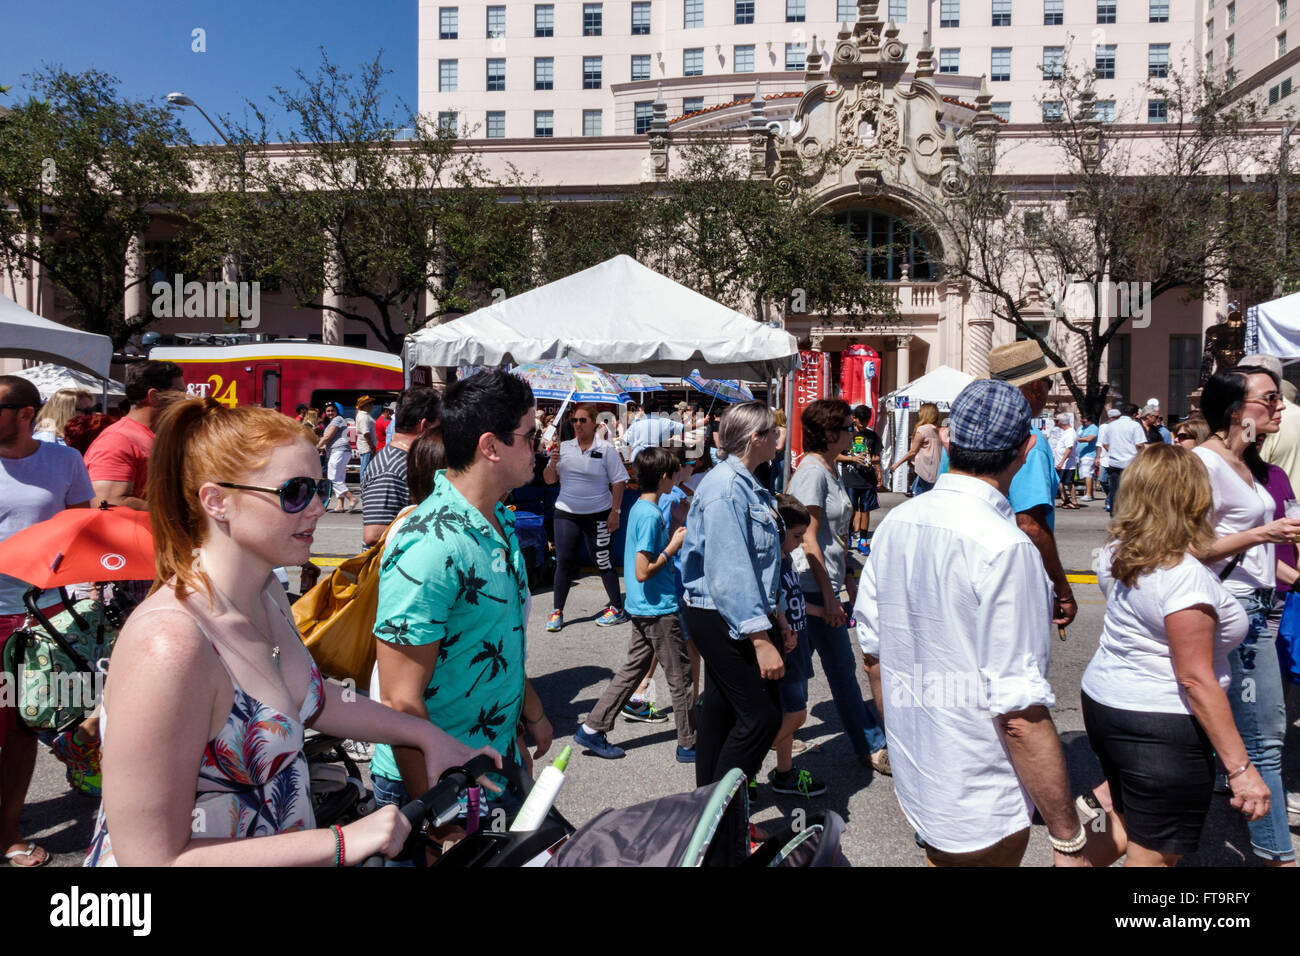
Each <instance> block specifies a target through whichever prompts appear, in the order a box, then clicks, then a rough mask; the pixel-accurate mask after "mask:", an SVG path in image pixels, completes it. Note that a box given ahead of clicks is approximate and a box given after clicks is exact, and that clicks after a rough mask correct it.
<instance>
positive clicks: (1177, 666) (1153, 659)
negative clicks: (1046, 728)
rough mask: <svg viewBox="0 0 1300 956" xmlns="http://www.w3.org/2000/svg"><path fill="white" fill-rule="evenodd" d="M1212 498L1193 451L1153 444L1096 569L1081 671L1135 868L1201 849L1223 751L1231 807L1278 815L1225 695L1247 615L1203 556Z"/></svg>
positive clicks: (1121, 502) (1129, 479) (1168, 862)
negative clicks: (1100, 608) (1087, 654)
mask: <svg viewBox="0 0 1300 956" xmlns="http://www.w3.org/2000/svg"><path fill="white" fill-rule="evenodd" d="M1213 503H1214V495H1213V491H1212V489H1211V486H1210V480H1209V475H1208V474H1207V472H1206V470H1205V467H1204V466H1203V465H1202V463H1201V462H1200V461H1199V460H1198V459H1197V458H1196V457H1195V456H1194V455H1193V454H1192V453H1191V452H1190V451H1188V450H1186V449H1184V448H1180V447H1177V446H1174V445H1164V444H1161V445H1158V446H1153V447H1151V448H1148V449H1146V450H1145V451H1143V452H1142V454H1140V455H1139V456H1138V457H1137V459H1136V460H1135V461H1134V462H1133V464H1132V465H1130V466H1129V467H1128V469H1127V470H1126V471H1125V472H1124V483H1123V484H1122V485H1121V486H1120V490H1119V495H1118V499H1117V503H1116V511H1117V515H1116V518H1115V520H1114V521H1112V522H1111V525H1110V530H1111V533H1112V535H1113V536H1114V537H1113V540H1112V541H1111V543H1110V544H1109V545H1108V546H1107V547H1106V549H1105V550H1104V551H1103V552H1102V554H1101V557H1100V559H1099V562H1098V568H1097V580H1098V583H1099V584H1100V585H1101V588H1102V591H1103V592H1104V593H1105V595H1106V617H1105V621H1104V623H1103V625H1102V633H1101V641H1100V644H1099V646H1098V648H1097V652H1096V654H1094V655H1093V658H1092V661H1091V663H1089V665H1088V669H1087V670H1086V671H1085V672H1084V675H1083V682H1082V698H1083V718H1084V725H1085V726H1086V727H1087V730H1088V739H1089V742H1090V743H1091V745H1092V749H1093V751H1094V752H1096V754H1097V756H1098V758H1099V759H1100V761H1101V765H1102V770H1103V771H1104V773H1105V775H1106V780H1107V783H1108V784H1109V785H1110V793H1111V799H1112V801H1113V803H1114V808H1115V812H1116V813H1117V814H1118V815H1119V817H1120V819H1121V821H1122V824H1123V827H1124V830H1125V831H1126V833H1127V852H1128V856H1127V859H1126V865H1128V866H1173V865H1174V864H1175V863H1177V862H1178V860H1179V859H1180V858H1181V857H1182V856H1183V855H1185V854H1187V853H1190V852H1192V851H1194V850H1195V849H1196V848H1197V846H1198V845H1199V843H1200V839H1201V830H1202V828H1203V827H1204V824H1205V817H1206V814H1207V812H1208V811H1209V806H1210V797H1211V793H1212V791H1213V786H1214V774H1215V763H1214V757H1215V754H1216V752H1217V754H1218V755H1219V757H1220V759H1222V761H1223V763H1224V764H1225V765H1226V766H1227V767H1228V768H1229V772H1228V785H1229V787H1230V788H1231V789H1232V805H1233V806H1234V807H1235V808H1237V809H1238V810H1240V811H1241V812H1242V813H1243V814H1244V815H1245V816H1246V818H1247V819H1248V820H1251V821H1255V820H1259V819H1260V818H1262V817H1264V816H1265V815H1266V814H1267V813H1268V810H1269V806H1270V794H1269V788H1268V786H1267V784H1265V783H1264V780H1263V778H1262V777H1261V776H1260V773H1259V770H1258V769H1257V768H1256V767H1255V766H1254V765H1253V764H1252V763H1251V760H1250V758H1249V757H1248V756H1247V752H1246V745H1245V744H1244V743H1243V742H1242V739H1241V735H1240V734H1239V733H1238V732H1237V727H1236V725H1235V723H1234V722H1233V715H1232V709H1231V707H1230V705H1229V703H1228V697H1227V694H1226V693H1225V691H1226V689H1227V687H1228V686H1229V683H1230V680H1231V676H1230V668H1229V664H1228V655H1229V653H1230V652H1232V650H1233V649H1234V648H1236V647H1237V645H1239V644H1240V643H1241V642H1242V640H1243V639H1244V638H1245V637H1246V632H1247V624H1246V614H1245V611H1244V610H1243V609H1242V608H1241V606H1240V605H1239V604H1238V602H1237V601H1236V600H1235V599H1234V598H1233V597H1232V595H1231V594H1229V593H1228V591H1227V590H1226V589H1225V588H1224V587H1223V585H1222V584H1221V583H1220V582H1219V580H1218V578H1216V577H1215V575H1214V573H1213V572H1212V571H1210V569H1209V568H1207V567H1206V566H1205V565H1204V564H1202V563H1201V562H1200V561H1198V560H1197V559H1196V557H1195V554H1194V553H1193V552H1195V551H1203V550H1204V549H1206V548H1208V547H1209V546H1210V544H1211V543H1212V542H1213V540H1214V532H1213V530H1212V528H1211V525H1210V512H1211V508H1212V506H1213ZM1123 848H1124V846H1123V840H1122V839H1121V840H1119V841H1118V842H1117V846H1116V849H1117V850H1122V849H1123Z"/></svg>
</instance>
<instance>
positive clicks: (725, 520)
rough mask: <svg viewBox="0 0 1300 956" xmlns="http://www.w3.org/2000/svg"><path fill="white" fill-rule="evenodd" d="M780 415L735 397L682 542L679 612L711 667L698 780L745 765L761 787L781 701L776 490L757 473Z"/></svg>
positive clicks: (767, 454) (769, 449) (701, 719)
mask: <svg viewBox="0 0 1300 956" xmlns="http://www.w3.org/2000/svg"><path fill="white" fill-rule="evenodd" d="M775 448H776V422H775V420H774V418H773V415H772V410H771V409H769V408H768V407H767V406H766V405H765V404H763V403H762V402H744V403H742V404H739V405H732V406H731V407H730V408H728V409H727V410H726V412H724V413H723V416H722V421H721V423H720V425H719V427H718V464H717V465H716V466H715V467H714V468H713V469H711V470H710V471H709V473H708V474H707V475H706V476H705V478H704V480H703V481H702V482H700V487H699V489H698V490H697V491H696V492H695V497H694V499H692V503H691V509H690V511H689V512H688V513H687V516H686V541H685V543H684V544H683V546H682V550H681V567H682V591H683V601H684V603H685V607H684V608H683V609H682V617H683V618H684V619H685V621H686V629H687V631H689V633H690V635H691V640H693V641H694V642H695V647H696V649H697V650H698V651H699V652H700V657H701V659H703V661H704V663H705V665H706V667H705V672H704V696H703V697H701V698H700V704H699V707H700V715H699V722H698V730H697V736H696V745H695V782H696V785H697V786H705V785H707V784H710V783H714V782H716V781H718V780H721V779H722V777H723V776H725V775H726V773H727V771H728V770H730V769H731V768H732V767H739V768H740V769H741V770H743V771H744V773H745V776H746V777H747V778H748V779H749V781H750V786H751V787H757V782H756V777H757V774H758V771H759V769H760V768H761V767H762V766H763V758H764V757H765V756H766V755H767V750H768V747H770V746H771V744H772V741H773V739H774V738H775V737H776V733H777V731H778V730H780V728H781V707H780V705H779V704H778V702H777V690H776V681H777V680H779V679H780V677H781V675H782V674H784V673H785V665H784V663H783V662H782V658H781V652H780V650H778V648H777V645H776V638H775V636H774V627H775V617H774V615H775V614H776V611H777V600H778V598H779V597H780V593H781V522H780V519H779V518H778V517H777V513H776V499H775V498H773V497H772V493H771V492H769V491H768V490H767V489H766V488H764V487H763V486H762V485H761V484H760V483H759V481H758V479H757V478H756V477H755V476H754V471H755V469H757V468H758V466H759V465H760V464H762V463H763V462H765V461H771V460H772V454H773V451H774V450H775Z"/></svg>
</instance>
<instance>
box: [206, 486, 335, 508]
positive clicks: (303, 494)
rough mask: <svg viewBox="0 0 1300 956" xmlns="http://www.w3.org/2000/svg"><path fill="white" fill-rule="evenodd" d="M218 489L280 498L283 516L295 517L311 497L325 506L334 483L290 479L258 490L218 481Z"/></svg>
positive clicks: (253, 487)
mask: <svg viewBox="0 0 1300 956" xmlns="http://www.w3.org/2000/svg"><path fill="white" fill-rule="evenodd" d="M215 484H216V485H217V486H218V487H220V488H238V489H239V490H240V491H265V492H266V493H267V494H269V495H279V496H280V508H281V509H283V511H284V512H285V514H291V515H296V514H297V513H298V512H300V511H302V510H303V509H304V508H306V507H307V506H308V505H309V504H311V496H312V495H313V494H315V495H318V496H319V497H320V500H321V504H327V503H328V502H329V500H330V496H331V495H332V494H333V493H334V483H333V482H332V481H330V480H329V479H328V478H290V479H288V480H287V481H285V482H284V484H282V485H281V486H280V487H279V488H259V487H258V486H257V485H237V484H235V483H234V482H232V481H218V482H215Z"/></svg>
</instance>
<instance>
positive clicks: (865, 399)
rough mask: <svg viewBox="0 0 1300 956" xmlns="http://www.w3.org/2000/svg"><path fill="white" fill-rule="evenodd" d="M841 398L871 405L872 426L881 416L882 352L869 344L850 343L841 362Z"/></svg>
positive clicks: (854, 402) (853, 403) (850, 403)
mask: <svg viewBox="0 0 1300 956" xmlns="http://www.w3.org/2000/svg"><path fill="white" fill-rule="evenodd" d="M840 398H842V399H844V401H846V402H848V403H849V405H850V406H855V405H870V406H871V422H870V423H869V424H870V427H871V428H875V429H876V431H880V429H879V428H876V420H877V419H878V418H879V417H880V353H879V352H877V351H876V350H875V349H873V348H872V347H871V346H869V345H861V344H857V345H850V346H849V347H848V348H847V349H845V350H844V355H843V357H842V359H841V363H840Z"/></svg>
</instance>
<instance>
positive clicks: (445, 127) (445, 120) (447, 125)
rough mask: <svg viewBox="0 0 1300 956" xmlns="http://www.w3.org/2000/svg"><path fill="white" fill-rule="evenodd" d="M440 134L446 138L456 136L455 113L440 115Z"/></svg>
mask: <svg viewBox="0 0 1300 956" xmlns="http://www.w3.org/2000/svg"><path fill="white" fill-rule="evenodd" d="M438 132H439V133H442V134H444V135H446V136H455V135H456V114H455V113H454V112H442V113H439V114H438Z"/></svg>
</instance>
